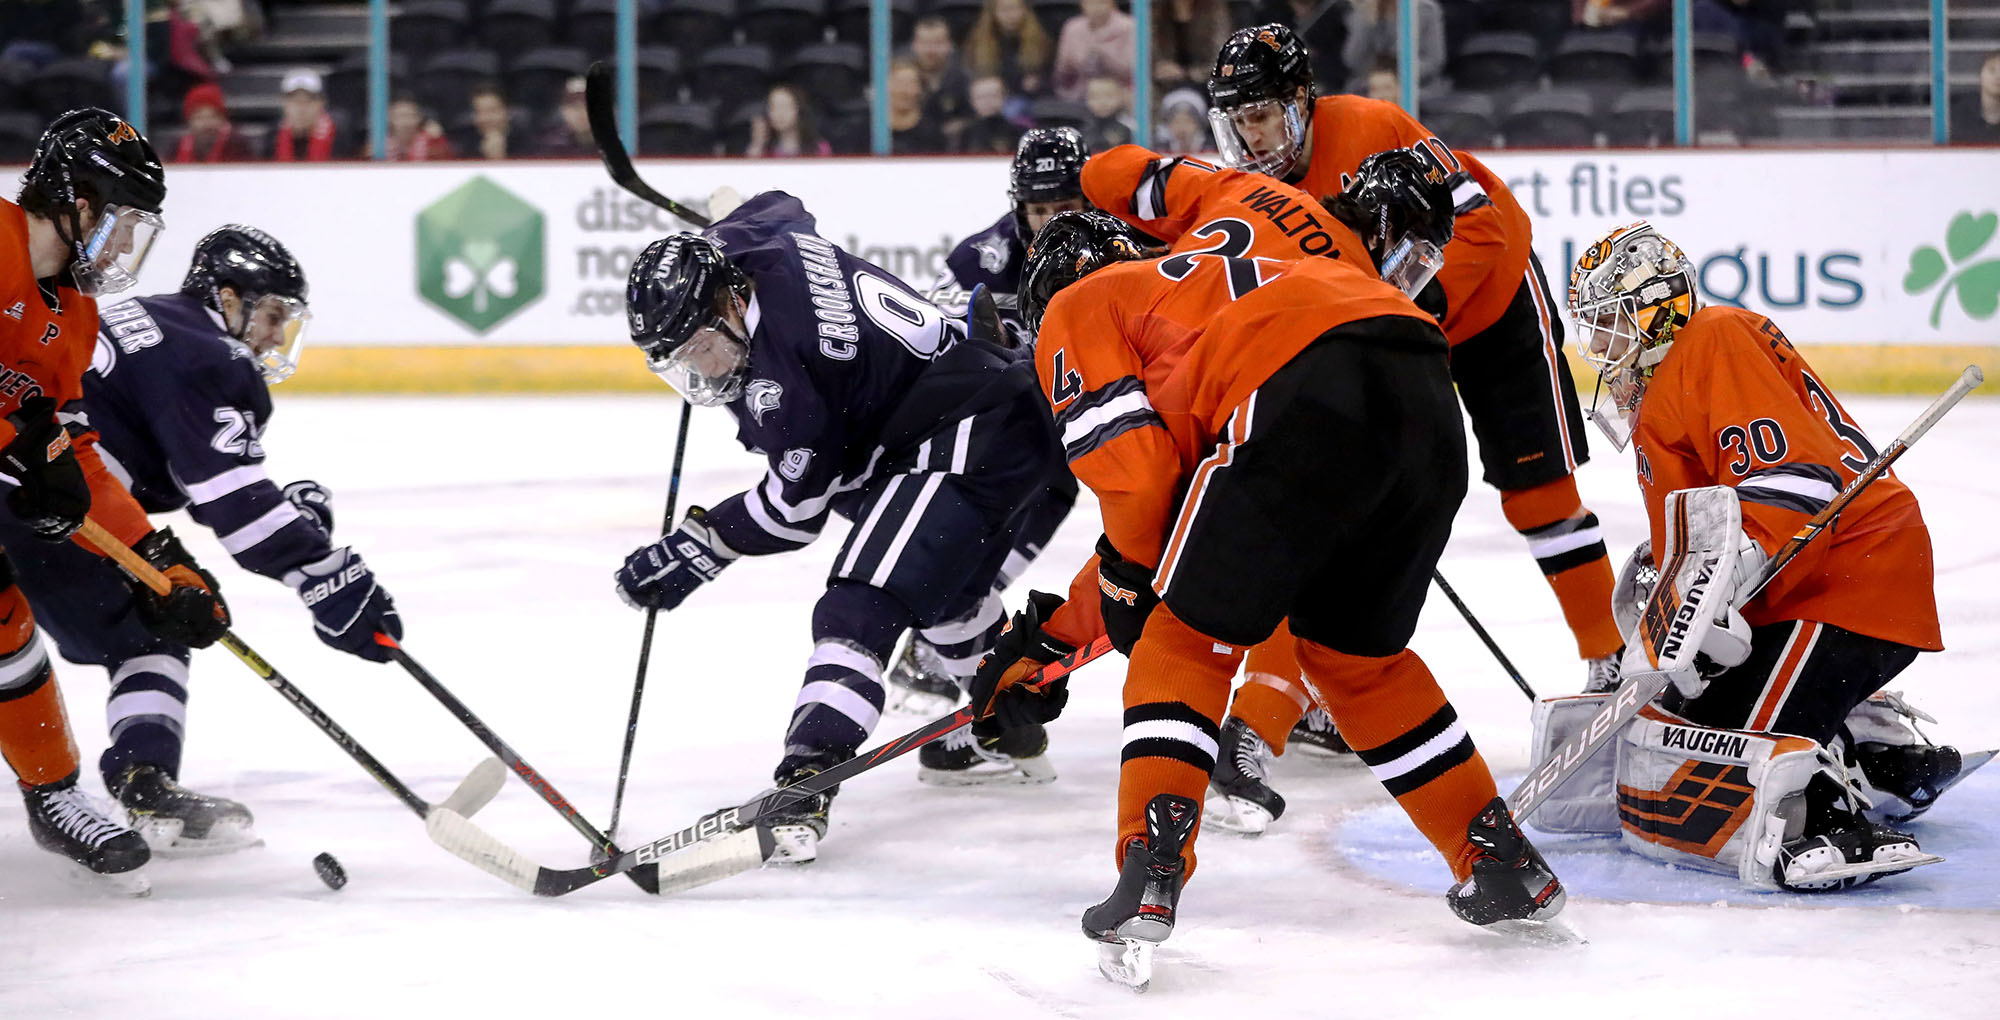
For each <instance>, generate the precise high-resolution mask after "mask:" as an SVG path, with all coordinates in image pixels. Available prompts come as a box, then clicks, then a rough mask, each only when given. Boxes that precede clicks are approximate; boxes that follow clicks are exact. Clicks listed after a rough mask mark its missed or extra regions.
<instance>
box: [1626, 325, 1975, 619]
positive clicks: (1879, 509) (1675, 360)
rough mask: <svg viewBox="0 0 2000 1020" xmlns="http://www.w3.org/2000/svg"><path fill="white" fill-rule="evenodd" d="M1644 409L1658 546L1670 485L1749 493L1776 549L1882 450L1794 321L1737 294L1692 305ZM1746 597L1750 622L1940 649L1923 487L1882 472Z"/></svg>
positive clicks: (1753, 529) (1640, 444)
mask: <svg viewBox="0 0 2000 1020" xmlns="http://www.w3.org/2000/svg"><path fill="white" fill-rule="evenodd" d="M1636 414H1637V420H1636V421H1635V423H1634V426H1633V433H1632V443H1633V446H1634V447H1635V448H1636V449H1637V451H1638V463H1639V485H1640V488H1641V490H1642V491H1643V492H1644V494H1645V498H1646V512H1647V515H1648V516H1649V517H1650V519H1651V521H1652V537H1653V548H1655V549H1659V548H1662V547H1663V544H1662V543H1663V541H1664V536H1663V534H1662V521H1663V508H1664V505H1665V502H1666V497H1667V494H1668V493H1670V492H1673V491H1674V490H1676V489H1686V488H1693V487H1697V486H1705V485H1728V486H1731V487H1733V488H1734V489H1735V490H1736V494H1737V497H1738V498H1739V499H1740V501H1741V502H1742V506H1743V530H1744V531H1745V532H1747V533H1748V534H1749V535H1750V537H1752V538H1753V539H1755V540H1756V541H1757V543H1758V544H1759V545H1761V546H1763V547H1764V550H1765V551H1766V552H1769V553H1776V552H1777V551H1778V549H1779V547H1780V546H1782V545H1784V544H1785V541H1786V540H1787V539H1789V538H1791V537H1792V535H1793V533H1794V532H1796V531H1797V530H1798V529H1799V526H1800V525H1802V524H1804V523H1805V521H1806V519H1807V518H1809V517H1811V516H1812V515H1813V514H1814V513H1817V512H1818V511H1819V510H1820V509H1821V508H1823V507H1825V506H1826V504H1827V503H1828V502H1829V501H1831V500H1832V499H1833V497H1834V496H1835V495H1837V494H1838V493H1839V492H1840V490H1841V488H1842V487H1843V486H1845V485H1846V484H1847V483H1848V482H1850V481H1853V480H1854V477H1855V475H1856V474H1858V473H1859V471H1860V469H1861V468H1862V467H1864V466H1865V465H1866V464H1867V462H1868V461H1869V460H1870V459H1872V458H1873V457H1874V456H1875V448H1874V446H1873V445H1872V444H1870V443H1869V441H1868V437H1867V436H1865V435H1863V434H1862V432H1861V429H1860V427H1859V426H1858V425H1856V424H1855V422H1854V419H1853V418H1852V417H1851V416H1850V415H1848V413H1847V410H1846V409H1845V408H1843V407H1841V406H1840V401H1838V400H1836V399H1834V396H1833V394H1832V392H1831V391H1829V390H1828V389H1827V388H1826V385H1825V384H1824V383H1822V382H1820V381H1819V379H1818V377H1816V376H1814V375H1813V373H1812V370H1811V369H1810V368H1809V367H1807V365H1806V363H1805V359H1803V358H1801V357H1800V356H1799V352H1798V351H1797V350H1795V349H1794V348H1793V347H1792V344H1791V341H1789V340H1787V339H1786V338H1785V335H1784V333H1782V332H1780V331H1779V330H1778V327H1777V326H1776V325H1774V324H1773V323H1772V322H1771V320H1770V319H1767V318H1765V317H1764V316H1762V315H1759V314H1757V313H1755V312H1750V311H1745V310H1743V309H1740V308H1727V307H1720V306H1708V307H1704V308H1702V309H1700V310H1698V311H1696V312H1695V313H1694V315H1693V316H1692V317H1691V318H1690V319H1689V320H1688V323H1687V325H1686V326H1683V327H1681V329H1680V331H1679V332H1678V333H1677V334H1676V335H1675V336H1674V340H1673V346H1672V347H1671V348H1669V349H1668V351H1667V356H1666V359H1665V360H1663V361H1662V362H1661V363H1660V366H1659V368H1658V370H1657V371H1656V372H1655V373H1654V375H1653V378H1652V381H1651V382H1649V383H1648V384H1647V385H1646V390H1645V395H1644V396H1643V397H1642V398H1641V400H1640V402H1639V408H1638V411H1637V412H1636ZM1742 609H1743V616H1744V619H1745V620H1747V621H1748V622H1749V623H1750V624H1751V625H1753V626H1761V625H1764V624H1768V623H1776V622H1780V621H1785V620H1814V621H1819V622H1823V623H1830V624H1833V625H1835V626H1837V627H1842V628H1844V629H1847V630H1850V631H1853V632H1855V633H1857V634H1865V635H1867V636H1869V637H1874V638H1881V639H1883V640H1886V641H1896V642H1900V643H1902V644H1906V645H1911V646H1913V647H1916V648H1920V649H1924V650H1926V651H1938V650H1940V649H1942V648H1943V647H1944V642H1943V639H1942V637H1941V636H1940V635H1939V632H1938V615H1937V598H1936V594H1935V592H1934V591H1933V589H1932V576H1931V540H1930V531H1929V529H1927V528H1926V527H1925V526H1924V519H1923V514H1922V513H1921V512H1920V511H1919V510H1918V508H1917V498H1916V496H1915V495H1913V494H1911V492H1910V490H1909V488H1908V487H1906V486H1905V485H1903V483H1902V482H1901V481H1899V480H1898V479H1896V478H1895V476H1893V475H1888V474H1885V475H1883V476H1882V477H1881V478H1879V479H1877V480H1876V481H1875V482H1874V483H1873V484H1871V485H1870V486H1869V487H1868V488H1867V489H1866V490H1864V491H1863V492H1862V493H1861V495H1860V496H1858V497H1856V498H1855V500H1854V502H1853V503H1852V504H1851V505H1849V507H1848V508H1847V509H1846V510H1845V511H1844V512H1843V513H1842V514H1841V515H1840V519H1839V521H1838V522H1837V523H1836V524H1835V526H1834V527H1831V528H1828V529H1827V531H1826V532H1825V533H1824V534H1822V535H1821V536H1820V537H1819V538H1818V539H1816V540H1814V542H1813V543H1812V544H1811V545H1809V546H1807V547H1806V548H1805V550H1804V551H1803V552H1801V553H1800V554H1799V556H1798V557H1797V558H1796V559H1795V560H1793V561H1792V563H1791V564H1790V565H1789V566H1787V567H1786V568H1785V570H1784V572H1783V573H1781V574H1779V575H1778V576H1777V578H1776V579H1774V580H1773V581H1772V582H1771V584H1770V586H1769V587H1767V588H1765V589H1764V592H1763V594H1762V595H1760V596H1758V597H1757V598H1756V599H1754V600H1752V601H1751V602H1750V604H1749V605H1747V606H1744V607H1742Z"/></svg>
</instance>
